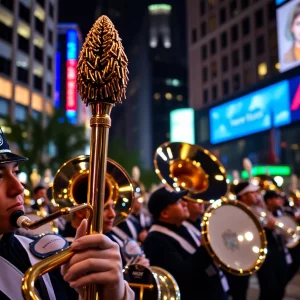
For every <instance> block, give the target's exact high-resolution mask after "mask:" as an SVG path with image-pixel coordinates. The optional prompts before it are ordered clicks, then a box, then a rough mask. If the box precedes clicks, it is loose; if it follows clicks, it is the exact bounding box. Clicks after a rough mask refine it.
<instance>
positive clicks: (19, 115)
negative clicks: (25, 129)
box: [15, 104, 27, 121]
mask: <svg viewBox="0 0 300 300" xmlns="http://www.w3.org/2000/svg"><path fill="white" fill-rule="evenodd" d="M26 117H27V109H26V106H24V105H20V104H16V106H15V118H16V121H25V120H26Z"/></svg>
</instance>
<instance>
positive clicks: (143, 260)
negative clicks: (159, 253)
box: [136, 254, 150, 267]
mask: <svg viewBox="0 0 300 300" xmlns="http://www.w3.org/2000/svg"><path fill="white" fill-rule="evenodd" d="M136 263H137V264H139V265H143V266H145V267H149V266H150V262H149V259H148V258H146V256H145V254H143V255H142V256H140V257H139V259H138V260H137V262H136Z"/></svg>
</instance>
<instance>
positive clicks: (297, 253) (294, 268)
mask: <svg viewBox="0 0 300 300" xmlns="http://www.w3.org/2000/svg"><path fill="white" fill-rule="evenodd" d="M289 252H290V254H291V256H292V259H293V262H292V263H291V264H290V265H289V266H288V274H287V284H288V283H289V282H290V281H291V280H292V279H293V277H294V276H295V275H296V273H297V272H298V270H299V268H300V243H299V244H298V245H297V246H296V247H295V248H292V249H289Z"/></svg>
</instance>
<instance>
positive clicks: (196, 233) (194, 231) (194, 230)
mask: <svg viewBox="0 0 300 300" xmlns="http://www.w3.org/2000/svg"><path fill="white" fill-rule="evenodd" d="M182 225H183V226H184V227H185V228H186V229H187V231H188V232H189V234H190V236H191V237H192V238H193V240H194V242H195V243H196V245H197V246H198V247H200V246H201V242H200V237H201V232H200V230H198V229H197V228H196V227H195V226H194V225H193V224H191V223H189V222H187V221H184V222H183V223H182Z"/></svg>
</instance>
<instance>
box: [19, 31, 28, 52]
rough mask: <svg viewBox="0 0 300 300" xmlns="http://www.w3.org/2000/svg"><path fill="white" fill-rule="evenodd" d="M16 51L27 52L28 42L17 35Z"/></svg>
mask: <svg viewBox="0 0 300 300" xmlns="http://www.w3.org/2000/svg"><path fill="white" fill-rule="evenodd" d="M18 49H20V50H23V51H24V52H26V53H28V52H29V40H27V39H26V38H24V37H22V36H21V35H19V34H18Z"/></svg>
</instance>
